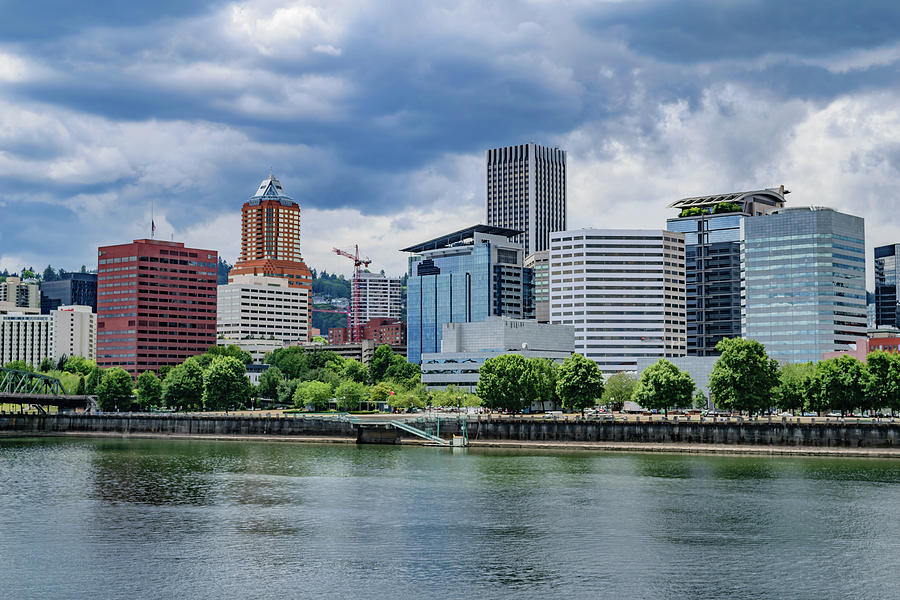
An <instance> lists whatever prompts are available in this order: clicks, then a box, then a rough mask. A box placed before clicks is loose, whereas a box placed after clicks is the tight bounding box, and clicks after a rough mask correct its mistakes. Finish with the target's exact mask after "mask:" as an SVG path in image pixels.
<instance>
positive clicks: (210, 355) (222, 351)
mask: <svg viewBox="0 0 900 600" xmlns="http://www.w3.org/2000/svg"><path fill="white" fill-rule="evenodd" d="M217 356H230V357H231V358H236V359H237V360H238V361H240V363H241V364H243V365H249V364H250V363H251V362H253V358H252V357H251V356H250V353H249V352H245V351H244V350H241V349H240V347H239V346H236V345H235V344H229V345H228V346H218V345H216V346H210V347H209V349H208V350H207V351H206V352H204V353H203V354H200V355H198V356H195V357H194V359H195V360H196V361H197V362H198V363H199V364H200V367H201V368H203V369H206V368H208V367H209V365H211V364H212V361H213V359H214V358H216V357H217Z"/></svg>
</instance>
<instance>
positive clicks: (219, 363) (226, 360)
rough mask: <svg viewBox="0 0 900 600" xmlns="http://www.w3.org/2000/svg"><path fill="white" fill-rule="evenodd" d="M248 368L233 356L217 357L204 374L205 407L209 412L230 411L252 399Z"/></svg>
mask: <svg viewBox="0 0 900 600" xmlns="http://www.w3.org/2000/svg"><path fill="white" fill-rule="evenodd" d="M246 372H247V367H246V366H245V365H244V363H243V362H241V360H240V359H238V358H235V357H233V356H224V355H221V356H216V357H215V358H214V359H213V360H212V362H211V363H210V365H209V368H208V369H206V371H205V372H204V373H203V406H204V407H205V408H206V409H207V410H228V409H229V408H233V407H238V406H240V405H242V404H244V403H245V402H247V401H248V400H249V399H250V380H249V379H247V375H246Z"/></svg>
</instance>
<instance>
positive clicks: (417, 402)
mask: <svg viewBox="0 0 900 600" xmlns="http://www.w3.org/2000/svg"><path fill="white" fill-rule="evenodd" d="M427 398H428V391H427V390H426V389H425V386H424V385H423V384H422V383H416V384H412V385H409V386H406V387H400V388H399V389H397V390H396V391H395V392H394V395H393V396H390V397H389V398H388V406H390V407H391V408H392V409H395V410H408V409H411V408H425V406H426V403H427Z"/></svg>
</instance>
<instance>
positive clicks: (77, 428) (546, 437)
mask: <svg viewBox="0 0 900 600" xmlns="http://www.w3.org/2000/svg"><path fill="white" fill-rule="evenodd" d="M462 423H463V422H462V421H461V420H457V419H454V418H449V419H442V420H441V426H440V433H441V436H442V437H445V438H447V437H449V436H451V435H453V434H461V433H462V431H461V428H462ZM411 424H412V425H415V426H416V427H419V428H421V429H427V428H430V429H431V430H432V431H435V430H436V421H435V420H434V419H419V420H417V421H415V422H411ZM465 424H466V425H465V426H466V427H467V429H468V431H467V433H468V436H469V439H470V440H518V441H535V442H551V441H553V442H627V443H641V442H645V443H656V444H673V443H674V444H678V443H684V444H730V445H752V446H806V447H843V448H891V447H895V446H896V447H900V422H898V423H889V422H884V423H855V422H852V421H850V422H844V423H841V422H835V421H830V422H816V423H790V422H786V421H782V420H781V419H773V420H772V422H766V421H755V422H741V423H734V422H733V423H717V422H709V421H708V422H696V421H694V422H685V421H681V422H675V421H668V422H660V421H654V422H640V423H638V422H615V423H613V422H609V421H599V420H592V419H585V420H582V419H559V420H537V419H535V420H532V419H529V418H505V417H504V418H497V417H490V418H488V417H486V416H482V417H480V418H470V419H468V420H467V421H466V422H465ZM0 432H2V433H5V434H6V435H9V434H11V433H18V434H23V435H28V434H34V435H52V434H55V433H65V432H84V433H92V432H94V433H102V434H122V435H128V434H130V433H150V434H159V435H222V436H229V435H241V436H254V435H261V436H262V435H267V436H296V437H304V436H306V437H337V438H349V439H359V438H358V435H359V430H358V428H357V427H356V426H355V425H353V424H351V423H348V422H345V421H341V420H338V419H334V418H322V417H303V416H299V415H298V416H293V415H288V416H281V415H278V416H275V415H273V416H269V417H267V416H265V415H253V416H206V415H199V414H198V415H131V414H101V415H21V414H15V415H13V414H0ZM397 435H398V436H399V438H402V439H411V438H413V436H412V435H410V434H408V433H406V432H401V431H397ZM379 436H383V437H385V440H384V441H385V442H387V443H396V439H397V438H395V437H394V435H393V432H390V435H388V432H383V435H382V434H379V435H375V434H374V433H373V434H370V435H367V436H366V439H365V440H360V441H366V442H375V443H378V441H379V440H377V439H376V438H378V437H379ZM387 438H390V441H389V440H388V439H387Z"/></svg>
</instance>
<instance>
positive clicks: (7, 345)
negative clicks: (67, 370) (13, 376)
mask: <svg viewBox="0 0 900 600" xmlns="http://www.w3.org/2000/svg"><path fill="white" fill-rule="evenodd" d="M52 357H53V317H52V316H51V315H40V314H37V315H33V314H25V313H22V312H10V313H7V314H0V365H4V364H6V363H8V362H12V361H15V360H22V361H25V362H26V363H28V364H30V365H33V366H35V367H37V366H38V365H39V364H40V363H41V361H42V360H44V359H45V358H52Z"/></svg>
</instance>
